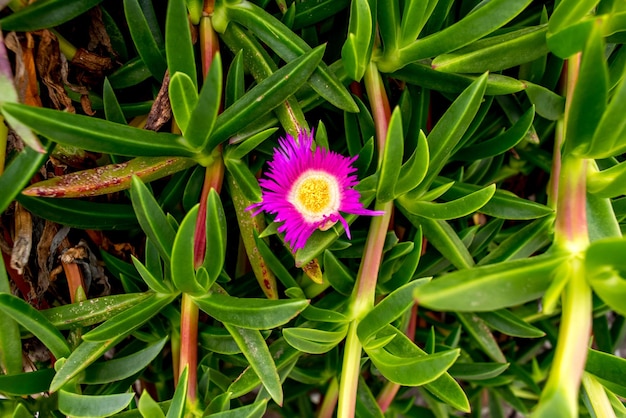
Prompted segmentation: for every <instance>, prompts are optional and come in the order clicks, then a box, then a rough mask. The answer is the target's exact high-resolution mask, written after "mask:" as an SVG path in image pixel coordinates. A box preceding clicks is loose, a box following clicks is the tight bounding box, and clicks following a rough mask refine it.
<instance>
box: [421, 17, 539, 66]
mask: <svg viewBox="0 0 626 418" xmlns="http://www.w3.org/2000/svg"><path fill="white" fill-rule="evenodd" d="M547 31H548V28H547V26H546V25H542V26H535V27H530V28H524V29H520V30H516V31H512V32H508V33H506V34H504V35H498V36H492V37H489V38H486V39H482V40H480V41H477V42H475V43H473V44H471V45H468V46H467V47H465V48H461V49H459V50H456V51H454V52H452V53H450V54H443V55H439V56H437V57H436V58H435V59H434V60H433V62H432V65H433V68H435V69H436V70H438V71H445V72H457V73H484V72H485V71H500V70H505V69H507V68H512V67H515V66H518V65H521V64H524V63H527V62H532V61H534V60H535V59H538V58H540V57H542V56H544V55H546V54H547V53H548V46H547V44H546V33H547Z"/></svg>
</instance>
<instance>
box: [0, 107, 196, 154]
mask: <svg viewBox="0 0 626 418" xmlns="http://www.w3.org/2000/svg"><path fill="white" fill-rule="evenodd" d="M2 111H3V113H4V114H7V115H9V116H11V117H13V118H15V119H17V120H18V121H19V122H21V123H23V124H25V125H27V126H28V127H30V128H31V129H32V130H33V131H35V132H37V133H38V134H40V135H43V136H45V137H47V138H49V139H51V140H53V141H55V142H58V143H61V144H64V145H71V146H76V147H78V148H82V149H86V150H90V151H94V152H103V153H107V154H116V155H127V156H131V157H140V156H145V157H155V156H180V157H193V156H194V153H193V152H191V151H189V150H187V149H186V148H185V147H184V146H183V145H182V143H181V137H180V136H178V135H174V134H169V133H156V132H153V131H147V130H144V129H138V128H133V127H131V126H126V125H121V124H119V123H114V122H109V121H106V120H103V119H97V118H92V117H89V116H83V115H76V114H73V113H68V112H61V111H58V110H53V109H45V108H36V107H32V106H26V105H23V104H18V103H5V104H4V105H3V106H2Z"/></svg>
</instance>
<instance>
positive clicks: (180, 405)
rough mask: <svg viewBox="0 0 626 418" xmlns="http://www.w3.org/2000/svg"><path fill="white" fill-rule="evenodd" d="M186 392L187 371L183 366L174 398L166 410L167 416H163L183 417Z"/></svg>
mask: <svg viewBox="0 0 626 418" xmlns="http://www.w3.org/2000/svg"><path fill="white" fill-rule="evenodd" d="M188 390H189V371H188V370H187V366H185V367H184V369H183V371H182V372H181V374H180V377H179V378H178V384H177V385H176V390H175V391H174V396H173V397H172V403H171V404H170V408H169V409H168V410H167V415H166V416H165V417H166V418H183V417H184V413H185V405H186V403H187V402H186V401H187V391H188Z"/></svg>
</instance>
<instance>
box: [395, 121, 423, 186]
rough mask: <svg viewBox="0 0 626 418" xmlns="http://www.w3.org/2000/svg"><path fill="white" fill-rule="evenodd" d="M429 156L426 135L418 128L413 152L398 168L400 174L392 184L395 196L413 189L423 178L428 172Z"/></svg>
mask: <svg viewBox="0 0 626 418" xmlns="http://www.w3.org/2000/svg"><path fill="white" fill-rule="evenodd" d="M429 158H430V154H429V152H428V142H427V141H426V135H424V132H423V131H422V130H420V132H419V135H418V139H417V146H416V147H415V151H413V154H411V156H410V157H409V159H408V160H407V161H406V162H405V163H404V164H403V165H402V168H400V175H399V177H398V181H397V182H396V184H395V186H394V192H395V195H396V196H401V195H403V194H404V193H407V192H409V191H411V190H413V189H414V188H415V187H417V186H418V185H419V184H420V183H421V182H422V180H424V177H426V173H427V172H428V160H429Z"/></svg>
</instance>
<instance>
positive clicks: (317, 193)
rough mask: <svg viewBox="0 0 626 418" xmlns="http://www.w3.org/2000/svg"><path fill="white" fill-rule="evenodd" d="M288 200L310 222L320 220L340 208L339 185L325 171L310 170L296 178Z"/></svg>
mask: <svg viewBox="0 0 626 418" xmlns="http://www.w3.org/2000/svg"><path fill="white" fill-rule="evenodd" d="M287 200H288V201H289V202H290V203H291V204H292V205H294V206H295V207H296V209H297V210H298V212H300V213H301V214H302V215H303V217H304V218H305V219H306V220H307V221H308V222H319V221H322V220H323V219H324V218H325V217H327V216H329V215H331V214H333V213H336V212H337V210H339V200H340V199H339V185H338V184H337V181H336V179H335V178H333V177H332V176H330V175H328V174H327V173H325V172H323V171H315V170H308V171H306V172H304V173H302V175H300V178H298V180H296V182H295V183H294V185H293V187H292V188H291V191H290V192H289V196H288V197H287Z"/></svg>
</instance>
